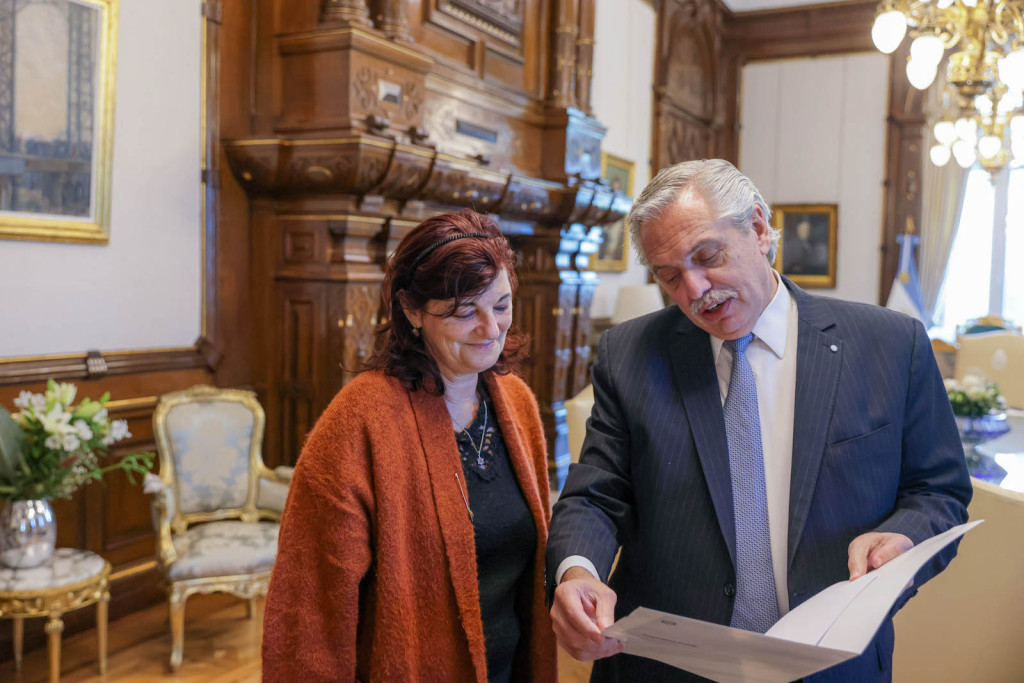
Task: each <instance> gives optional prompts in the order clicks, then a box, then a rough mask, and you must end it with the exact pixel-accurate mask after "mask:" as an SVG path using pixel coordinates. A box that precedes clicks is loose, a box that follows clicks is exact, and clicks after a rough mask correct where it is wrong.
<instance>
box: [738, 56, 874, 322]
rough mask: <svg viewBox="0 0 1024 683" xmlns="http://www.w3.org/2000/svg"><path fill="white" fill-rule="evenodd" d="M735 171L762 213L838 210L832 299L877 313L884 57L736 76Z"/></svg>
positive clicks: (820, 61)
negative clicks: (818, 207)
mask: <svg viewBox="0 0 1024 683" xmlns="http://www.w3.org/2000/svg"><path fill="white" fill-rule="evenodd" d="M741 97H742V99H741V110H740V122H741V130H740V159H739V161H740V163H739V168H740V170H741V171H743V172H744V173H745V174H746V175H747V176H748V177H749V178H750V179H751V180H753V181H754V184H755V185H757V187H758V189H760V190H761V193H762V194H763V195H764V197H765V199H766V200H767V201H768V204H769V205H770V206H771V205H774V204H832V203H835V204H838V205H839V225H838V236H837V239H838V254H837V263H836V287H835V289H816V290H814V292H816V293H820V294H826V295H829V296H837V297H840V298H843V299H851V300H854V301H864V302H867V303H872V304H877V303H878V280H879V277H880V267H881V259H880V252H879V247H880V246H881V243H882V222H883V216H884V207H883V201H884V197H883V180H884V178H885V146H886V123H885V119H886V115H887V113H888V98H889V57H888V56H887V55H883V54H879V53H874V52H873V53H865V54H857V55H846V56H838V57H818V58H808V59H795V60H786V61H778V62H760V63H754V64H749V65H747V66H746V67H744V69H743V85H742V92H741Z"/></svg>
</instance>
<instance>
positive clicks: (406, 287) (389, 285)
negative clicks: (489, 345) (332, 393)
mask: <svg viewBox="0 0 1024 683" xmlns="http://www.w3.org/2000/svg"><path fill="white" fill-rule="evenodd" d="M474 234H475V235H486V236H485V237H464V238H459V239H454V240H451V241H445V240H449V239H450V238H452V237H457V236H458V235H474ZM442 241H443V242H444V243H443V244H441V245H440V246H435V245H437V243H438V242H442ZM432 247H433V248H432ZM502 270H504V271H505V272H507V273H508V281H509V284H511V285H512V296H513V299H514V298H515V293H516V288H517V285H518V284H519V281H518V278H517V277H516V256H515V252H513V251H512V248H511V247H510V246H509V243H508V240H506V239H505V236H504V235H502V234H501V231H500V230H499V229H498V225H497V224H496V223H495V222H494V220H492V219H491V218H490V217H488V216H485V215H483V214H479V213H477V212H475V211H471V210H469V209H465V210H463V211H457V212H454V213H443V214H441V215H439V216H434V217H433V218H429V219H427V220H425V221H423V222H422V223H420V224H419V225H417V226H416V227H415V228H413V230H412V231H411V232H410V233H409V234H408V235H406V236H405V238H404V239H403V240H402V241H401V242H400V243H399V245H398V248H397V249H395V253H394V254H392V256H391V258H389V259H388V262H387V265H386V266H385V268H384V284H383V285H382V286H381V296H382V297H383V299H384V316H385V320H386V322H384V323H383V324H381V325H379V326H378V327H377V330H376V332H375V340H374V351H373V355H371V356H370V358H368V359H367V361H366V367H367V368H368V369H383V370H384V371H385V372H386V373H387V374H389V375H391V376H393V377H397V378H398V379H399V380H401V382H402V384H403V385H404V386H405V387H406V388H407V389H409V390H410V391H415V390H417V389H420V388H422V389H425V390H426V391H429V392H431V393H436V394H443V393H444V383H443V382H442V381H441V371H440V370H439V369H438V366H437V362H436V361H434V358H433V357H432V356H431V355H430V353H428V352H427V349H426V347H425V346H424V344H423V341H422V339H421V338H420V337H418V336H416V335H415V334H413V326H412V323H411V322H409V319H408V318H406V317H405V311H404V310H403V309H402V303H403V302H404V303H405V305H406V306H407V307H409V308H410V309H413V310H423V309H424V307H425V306H426V304H427V302H428V301H430V300H432V299H438V300H442V301H443V300H449V299H450V300H452V304H451V307H450V308H449V309H448V311H447V312H446V313H445V314H444V315H452V314H454V313H455V311H456V310H457V309H458V308H459V306H461V305H463V304H464V303H466V302H467V301H470V300H472V299H475V298H476V297H478V296H480V294H482V293H483V292H484V291H485V290H486V289H487V288H488V287H490V286H491V284H492V283H493V282H494V280H495V278H497V277H498V274H499V273H500V272H501V271H502ZM526 351H527V338H526V335H524V334H522V333H520V332H518V331H517V330H516V329H515V327H514V326H513V327H512V328H510V329H509V331H508V333H507V334H506V336H505V347H504V349H503V350H502V352H501V355H499V356H498V361H497V363H495V364H494V367H493V368H491V370H493V371H494V372H496V373H498V374H507V373H509V372H512V371H514V370H516V369H518V367H519V363H520V362H521V361H522V359H523V356H525V355H526Z"/></svg>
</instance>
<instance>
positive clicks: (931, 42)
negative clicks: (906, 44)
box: [910, 34, 946, 64]
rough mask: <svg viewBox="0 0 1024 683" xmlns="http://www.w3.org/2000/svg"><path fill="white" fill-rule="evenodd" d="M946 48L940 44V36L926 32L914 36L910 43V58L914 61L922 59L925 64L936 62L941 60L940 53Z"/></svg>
mask: <svg viewBox="0 0 1024 683" xmlns="http://www.w3.org/2000/svg"><path fill="white" fill-rule="evenodd" d="M945 51H946V48H945V47H943V45H942V38H939V37H938V36H937V35H934V34H926V35H923V36H918V37H917V38H914V42H912V43H911V44H910V58H911V59H913V60H915V61H922V62H924V63H925V64H938V63H939V62H940V61H942V54H943V53H944V52H945Z"/></svg>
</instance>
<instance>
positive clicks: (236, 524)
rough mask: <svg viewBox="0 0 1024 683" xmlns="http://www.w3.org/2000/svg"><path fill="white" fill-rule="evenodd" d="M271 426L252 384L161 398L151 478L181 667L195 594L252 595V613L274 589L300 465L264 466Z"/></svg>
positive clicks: (174, 655) (175, 655)
mask: <svg viewBox="0 0 1024 683" xmlns="http://www.w3.org/2000/svg"><path fill="white" fill-rule="evenodd" d="M263 427H264V414H263V408H262V407H260V404H259V402H258V401H257V400H256V395H255V394H253V393H252V392H250V391H240V390H233V389H217V388H214V387H208V386H195V387H192V388H191V389H187V390H185V391H178V392H174V393H170V394H165V395H164V396H161V397H160V401H159V402H158V403H157V407H156V410H155V411H154V413H153V431H154V435H155V437H156V443H157V450H158V451H159V454H160V475H159V476H157V475H153V474H150V475H148V476H147V479H146V491H147V492H149V493H151V494H153V499H152V504H153V524H154V526H155V527H156V530H157V563H158V565H159V566H160V568H161V570H162V571H163V572H164V574H165V576H166V578H167V580H168V583H169V587H168V598H169V602H170V620H171V661H170V664H171V670H172V671H174V670H177V668H178V667H179V666H180V665H181V660H182V653H183V649H184V639H185V601H186V600H188V598H189V596H190V595H193V594H195V593H214V592H223V593H230V594H233V595H236V596H238V597H240V598H244V599H248V600H249V612H250V616H252V614H253V613H254V612H256V611H258V610H254V609H253V608H254V607H258V606H259V604H260V603H259V602H258V601H259V599H260V598H262V597H264V596H265V595H266V593H267V586H268V584H269V583H270V571H271V569H272V567H273V564H274V558H275V557H276V555H277V534H278V529H279V522H280V518H281V511H282V510H283V508H284V501H285V497H286V496H287V493H288V483H289V482H290V481H291V468H290V467H279V468H277V469H276V470H270V469H269V468H267V467H266V466H265V465H264V464H263V458H262V455H261V444H262V441H263Z"/></svg>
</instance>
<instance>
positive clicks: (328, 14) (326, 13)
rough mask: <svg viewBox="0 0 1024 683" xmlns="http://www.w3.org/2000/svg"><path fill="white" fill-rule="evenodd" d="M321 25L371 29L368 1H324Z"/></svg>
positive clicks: (321, 11)
mask: <svg viewBox="0 0 1024 683" xmlns="http://www.w3.org/2000/svg"><path fill="white" fill-rule="evenodd" d="M320 23H321V24H328V25H331V26H363V27H367V28H368V27H369V26H371V23H370V10H369V8H367V6H366V0H324V4H323V8H322V9H321V10H320Z"/></svg>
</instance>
